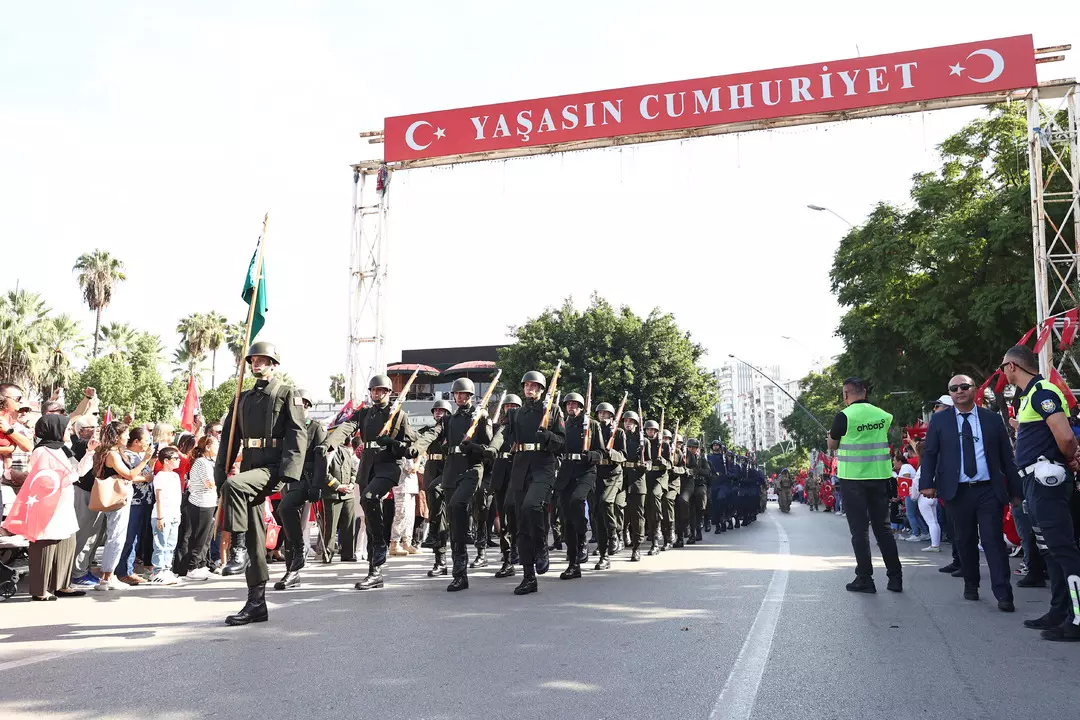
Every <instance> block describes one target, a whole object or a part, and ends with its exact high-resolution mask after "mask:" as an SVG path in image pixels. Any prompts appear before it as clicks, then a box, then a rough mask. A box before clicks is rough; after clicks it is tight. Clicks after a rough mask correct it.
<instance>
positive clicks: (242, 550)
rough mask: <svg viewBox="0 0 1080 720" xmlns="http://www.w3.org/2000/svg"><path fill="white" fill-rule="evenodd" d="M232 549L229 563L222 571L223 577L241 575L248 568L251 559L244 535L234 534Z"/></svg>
mask: <svg viewBox="0 0 1080 720" xmlns="http://www.w3.org/2000/svg"><path fill="white" fill-rule="evenodd" d="M232 543H233V544H232V548H230V550H229V562H228V564H226V565H225V567H223V568H222V569H221V574H222V575H239V574H240V573H242V572H244V571H246V570H247V568H248V563H250V562H251V559H250V558H249V557H248V551H247V547H245V544H244V543H245V537H244V534H243V533H233V534H232Z"/></svg>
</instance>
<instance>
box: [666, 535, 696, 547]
mask: <svg viewBox="0 0 1080 720" xmlns="http://www.w3.org/2000/svg"><path fill="white" fill-rule="evenodd" d="M689 542H691V543H693V538H692V537H691V539H690V541H689ZM685 544H686V543H684V542H683V539H682V537H679V539H678V540H676V541H675V542H673V543H671V547H673V548H681V547H684V546H685Z"/></svg>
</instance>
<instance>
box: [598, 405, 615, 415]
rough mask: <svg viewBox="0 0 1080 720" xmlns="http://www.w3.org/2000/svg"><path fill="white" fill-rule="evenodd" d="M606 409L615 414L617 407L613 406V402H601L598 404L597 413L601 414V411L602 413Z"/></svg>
mask: <svg viewBox="0 0 1080 720" xmlns="http://www.w3.org/2000/svg"><path fill="white" fill-rule="evenodd" d="M604 411H607V412H609V413H611V414H612V415H614V414H615V408H614V407H612V405H611V403H600V404H599V405H597V406H596V414H597V415H599V414H600V413H602V412H604Z"/></svg>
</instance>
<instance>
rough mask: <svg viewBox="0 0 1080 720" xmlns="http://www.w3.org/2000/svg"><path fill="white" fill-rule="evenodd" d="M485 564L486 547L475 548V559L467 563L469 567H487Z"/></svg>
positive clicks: (486, 562)
mask: <svg viewBox="0 0 1080 720" xmlns="http://www.w3.org/2000/svg"><path fill="white" fill-rule="evenodd" d="M487 564H488V561H487V550H486V548H477V549H476V559H475V560H473V561H472V562H471V563H469V567H471V568H482V567H487Z"/></svg>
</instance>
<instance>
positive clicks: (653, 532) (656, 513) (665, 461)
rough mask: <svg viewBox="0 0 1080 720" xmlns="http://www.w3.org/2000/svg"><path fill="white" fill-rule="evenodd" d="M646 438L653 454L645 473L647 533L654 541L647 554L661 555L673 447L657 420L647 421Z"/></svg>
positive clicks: (651, 540)
mask: <svg viewBox="0 0 1080 720" xmlns="http://www.w3.org/2000/svg"><path fill="white" fill-rule="evenodd" d="M645 438H646V442H647V443H648V445H649V449H650V450H651V455H652V467H651V468H650V469H649V470H648V471H647V472H646V473H645V534H646V535H647V536H648V538H649V541H650V542H651V543H652V544H651V545H650V546H649V552H647V553H646V555H659V554H660V553H661V552H662V549H663V547H664V540H663V538H662V537H661V536H660V530H661V527H660V526H661V520H662V519H663V514H664V493H665V492H667V482H668V481H667V476H668V470H670V469H671V447H670V446H668V445H665V444H664V441H663V437H662V436H661V435H660V424H659V423H658V422H656V421H655V420H646V421H645Z"/></svg>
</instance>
